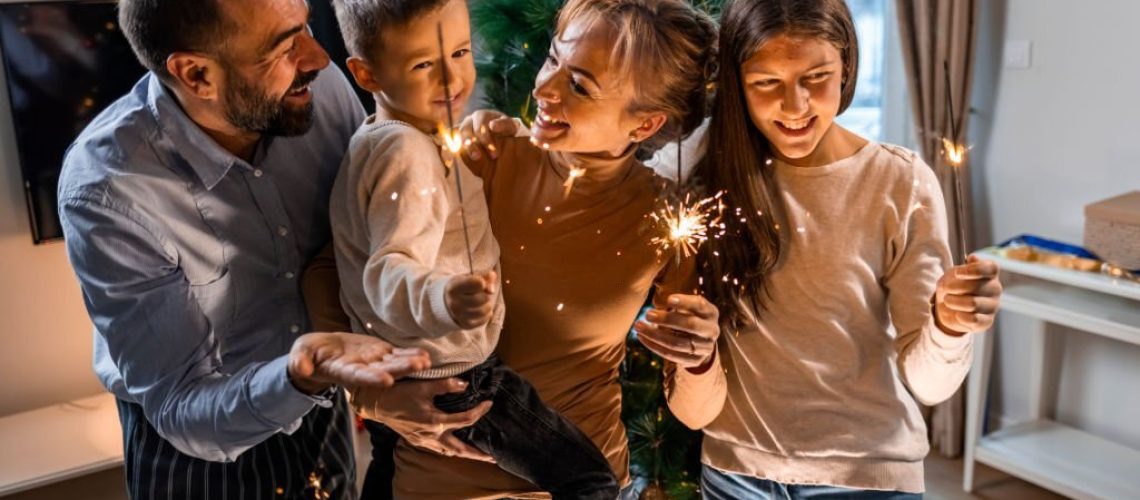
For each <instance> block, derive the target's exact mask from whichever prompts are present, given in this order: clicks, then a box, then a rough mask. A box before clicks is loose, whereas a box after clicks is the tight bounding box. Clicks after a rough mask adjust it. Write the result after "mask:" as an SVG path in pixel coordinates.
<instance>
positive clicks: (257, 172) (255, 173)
mask: <svg viewBox="0 0 1140 500" xmlns="http://www.w3.org/2000/svg"><path fill="white" fill-rule="evenodd" d="M262 175H263V173H262V171H261V169H260V168H255V169H253V176H254V177H261V176H262Z"/></svg>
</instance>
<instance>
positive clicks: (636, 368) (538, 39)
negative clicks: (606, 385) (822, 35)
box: [471, 0, 724, 499]
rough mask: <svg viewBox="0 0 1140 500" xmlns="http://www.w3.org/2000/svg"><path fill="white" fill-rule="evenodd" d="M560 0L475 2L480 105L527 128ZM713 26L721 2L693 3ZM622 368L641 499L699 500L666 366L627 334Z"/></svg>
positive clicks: (696, 440)
mask: <svg viewBox="0 0 1140 500" xmlns="http://www.w3.org/2000/svg"><path fill="white" fill-rule="evenodd" d="M562 2H563V0H477V1H476V2H475V3H474V4H473V6H472V11H471V19H472V24H473V25H474V26H475V30H476V33H477V34H478V37H479V40H480V42H481V45H480V47H481V50H480V51H479V52H480V54H481V55H480V56H479V58H478V60H477V62H476V64H477V67H478V70H479V79H480V80H481V82H482V86H483V92H484V99H485V102H484V104H485V105H486V106H488V107H490V108H494V109H498V110H500V111H502V112H504V113H507V114H509V115H512V116H518V117H521V118H522V119H523V120H524V121H525V122H527V123H528V124H529V122H530V120H531V119H533V117H534V108H535V107H534V105H533V103H532V102H531V90H532V89H533V88H534V79H535V76H536V75H537V74H538V71H539V69H540V68H541V67H542V64H543V62H544V61H545V59H546V53H547V50H548V49H549V47H550V40H551V35H552V33H553V30H554V22H555V20H556V18H557V16H558V9H559V8H561V6H562ZM691 3H692V4H693V5H694V6H696V7H697V8H699V9H702V10H704V11H705V12H708V13H709V15H711V16H712V17H713V19H718V18H719V16H720V10H721V7H722V5H723V4H724V0H697V1H693V2H691ZM626 345H627V347H628V349H627V352H626V359H625V362H624V363H623V364H622V370H621V384H622V421H623V422H624V423H625V427H626V434H627V436H628V437H629V446H630V467H631V469H632V472H633V475H634V477H635V478H636V484H638V485H639V487H640V488H641V498H672V499H689V498H693V499H695V498H698V497H699V489H698V485H699V482H700V433H699V432H694V431H691V430H689V429H687V428H686V427H685V426H684V425H682V424H681V423H680V422H678V421H677V419H676V418H675V417H673V415H672V414H671V413H669V409H668V408H667V407H666V404H665V395H664V391H663V374H662V370H663V368H664V364H663V361H662V360H661V359H660V358H658V357H657V356H655V355H654V354H653V353H651V352H649V350H647V349H646V348H645V347H643V346H642V345H641V344H640V343H639V342H637V340H636V338H635V337H634V334H633V333H632V332H631V333H630V337H629V339H628V341H627V342H626Z"/></svg>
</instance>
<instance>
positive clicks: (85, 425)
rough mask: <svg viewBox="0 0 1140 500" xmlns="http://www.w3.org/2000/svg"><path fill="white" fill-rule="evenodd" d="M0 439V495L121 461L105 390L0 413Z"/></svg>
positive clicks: (118, 430)
mask: <svg viewBox="0 0 1140 500" xmlns="http://www.w3.org/2000/svg"><path fill="white" fill-rule="evenodd" d="M0 443H3V446H0V496H4V495H9V494H12V493H16V492H20V491H24V490H28V489H32V488H36V487H39V486H43V485H45V484H50V483H55V482H59V481H63V480H66V479H70V478H73V477H76V476H81V475H84V474H90V473H92V472H97V471H100V470H104V469H110V468H112V467H115V466H117V465H119V464H122V463H123V431H122V427H121V426H120V424H119V411H118V409H117V408H116V407H115V397H114V396H112V395H110V394H100V395H98V396H91V397H87V398H82V399H77V400H75V401H71V402H68V403H64V404H59V405H54V406H49V407H45V408H40V409H36V410H32V411H27V412H23V413H17V414H15V415H8V416H5V417H0Z"/></svg>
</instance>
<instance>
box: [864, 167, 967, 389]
mask: <svg viewBox="0 0 1140 500" xmlns="http://www.w3.org/2000/svg"><path fill="white" fill-rule="evenodd" d="M913 167H914V172H915V174H914V175H915V178H914V181H913V182H912V183H911V185H912V190H911V196H910V198H909V199H908V200H907V205H905V206H900V207H899V210H900V212H901V213H902V214H903V216H902V223H901V224H900V227H899V231H898V234H896V235H895V237H894V238H893V239H892V240H891V241H890V247H889V250H890V251H891V254H892V257H893V258H892V260H891V266H890V268H889V270H888V272H887V275H886V277H885V278H884V286H885V287H886V289H887V294H888V296H887V300H888V307H889V309H890V315H891V321H892V323H893V324H894V327H895V331H896V338H895V351H896V352H897V354H898V367H899V373H901V374H902V377H903V380H904V381H905V382H906V385H907V387H908V388H910V391H911V394H913V395H914V397H915V399H917V400H918V401H919V402H921V403H923V404H926V405H934V404H937V403H940V402H942V401H945V400H946V399H947V398H949V397H950V396H951V395H953V394H954V391H956V390H957V389H958V386H959V385H961V383H962V380H963V379H964V378H965V377H966V372H967V371H969V369H970V362H971V357H972V352H973V351H972V341H971V336H970V335H963V336H958V337H955V336H951V335H948V334H946V333H945V332H943V331H942V330H941V329H940V328H938V326H937V325H936V324H935V322H934V309H933V305H932V298H933V297H934V291H935V288H936V285H937V283H938V278H939V277H941V276H942V274H943V272H944V271H945V270H946V269H947V268H948V267H949V266H950V262H951V261H950V248H949V246H948V244H947V239H948V236H947V234H948V233H947V221H946V204H945V201H944V200H943V198H942V192H941V189H940V184H939V182H938V179H937V177H936V176H935V175H934V172H933V171H932V170H931V169H930V167H928V166H927V165H926V164H925V163H924V162H922V161H921V160H919V159H917V158H916V159H915V164H914V166H913Z"/></svg>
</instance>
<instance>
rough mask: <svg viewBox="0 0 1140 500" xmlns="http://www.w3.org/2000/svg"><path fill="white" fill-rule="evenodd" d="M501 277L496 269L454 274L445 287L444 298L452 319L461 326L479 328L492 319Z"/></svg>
mask: <svg viewBox="0 0 1140 500" xmlns="http://www.w3.org/2000/svg"><path fill="white" fill-rule="evenodd" d="M498 283H499V277H498V274H497V273H495V271H483V272H481V273H476V274H459V275H455V276H452V277H451V279H450V280H448V282H447V286H446V287H445V289H444V292H443V294H444V300H445V302H446V305H447V312H449V313H451V319H454V320H455V324H457V325H459V327H460V328H463V329H465V330H466V329H470V328H477V327H480V326H483V325H485V324H487V322H488V321H490V320H491V314H492V313H493V312H494V311H495V289H496V288H497V287H498Z"/></svg>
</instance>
